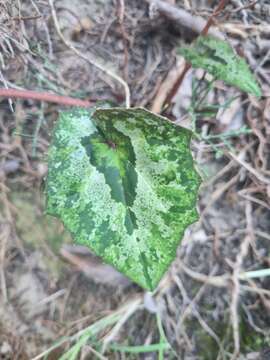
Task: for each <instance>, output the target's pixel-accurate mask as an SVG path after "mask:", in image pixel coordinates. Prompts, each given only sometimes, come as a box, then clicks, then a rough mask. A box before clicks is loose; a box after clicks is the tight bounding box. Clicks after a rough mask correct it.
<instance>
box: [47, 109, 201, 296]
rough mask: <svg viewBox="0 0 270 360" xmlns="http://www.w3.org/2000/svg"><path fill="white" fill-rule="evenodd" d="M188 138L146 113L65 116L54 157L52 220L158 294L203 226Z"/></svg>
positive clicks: (58, 129) (49, 190)
mask: <svg viewBox="0 0 270 360" xmlns="http://www.w3.org/2000/svg"><path fill="white" fill-rule="evenodd" d="M190 138H191V133H190V131H189V130H186V129H184V128H181V127H179V126H176V125H174V124H173V123H171V122H169V121H168V120H167V119H165V118H162V117H160V116H157V115H154V114H153V113H151V112H149V111H146V110H144V109H128V110H127V109H121V108H112V109H97V110H95V109H93V110H92V111H86V110H83V109H79V110H74V111H72V112H66V113H62V114H61V115H60V118H59V120H58V122H57V124H56V126H55V130H54V136H53V140H52V144H51V147H50V150H49V173H48V179H47V212H48V213H49V214H51V215H54V216H58V217H59V218H60V219H61V220H62V221H63V223H64V225H65V227H66V228H67V229H68V230H69V231H70V232H71V233H72V235H73V237H74V239H75V241H76V242H77V243H79V244H82V245H86V246H88V247H90V248H91V250H92V251H93V252H94V253H95V254H96V255H98V256H101V257H102V258H103V260H104V261H105V262H107V263H109V264H112V265H113V266H115V267H116V268H117V269H118V270H119V271H121V272H122V273H124V274H126V275H127V276H128V277H130V278H131V279H132V280H134V281H135V282H137V283H138V284H140V285H141V286H142V287H144V288H147V289H150V290H153V289H154V288H155V287H156V285H157V284H158V282H159V280H160V278H161V277H162V275H163V274H164V272H165V271H166V270H167V268H168V266H169V265H170V263H171V262H172V260H173V259H174V258H175V254H176V248H177V246H178V244H179V241H180V239H181V237H182V236H183V233H184V230H185V229H186V227H187V226H188V225H189V224H191V223H193V222H194V221H196V220H197V218H198V215H197V211H196V200H197V191H198V187H199V184H200V177H199V175H198V174H197V172H196V171H195V169H194V167H193V160H192V155H191V152H190V149H189V143H190Z"/></svg>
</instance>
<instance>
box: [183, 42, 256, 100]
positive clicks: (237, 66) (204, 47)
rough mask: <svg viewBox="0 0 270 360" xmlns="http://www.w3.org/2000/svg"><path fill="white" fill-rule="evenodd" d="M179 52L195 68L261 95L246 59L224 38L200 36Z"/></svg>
mask: <svg viewBox="0 0 270 360" xmlns="http://www.w3.org/2000/svg"><path fill="white" fill-rule="evenodd" d="M178 52H179V53H180V54H181V55H182V56H184V58H185V59H186V60H187V61H188V62H190V63H191V65H192V66H193V67H195V68H202V69H204V70H206V71H207V72H209V73H210V74H212V75H213V76H214V77H215V79H218V80H223V81H224V82H226V83H227V84H229V85H233V86H235V87H237V88H239V89H241V90H242V91H245V92H247V93H250V94H253V95H255V96H257V97H260V96H261V95H262V94H261V89H260V86H259V85H258V83H257V81H256V79H255V77H254V75H253V74H252V72H251V71H250V69H249V67H248V64H247V63H246V61H245V59H243V58H241V57H240V56H238V55H237V54H236V53H235V52H234V50H233V49H232V48H231V46H230V45H229V44H228V43H227V42H226V41H224V40H220V39H217V38H214V37H213V36H199V37H198V38H197V39H196V41H194V43H192V45H191V46H189V47H182V48H179V50H178Z"/></svg>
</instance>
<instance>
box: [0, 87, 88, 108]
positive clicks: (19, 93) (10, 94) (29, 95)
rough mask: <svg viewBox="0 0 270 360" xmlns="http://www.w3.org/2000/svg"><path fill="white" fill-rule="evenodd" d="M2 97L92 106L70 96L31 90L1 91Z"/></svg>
mask: <svg viewBox="0 0 270 360" xmlns="http://www.w3.org/2000/svg"><path fill="white" fill-rule="evenodd" d="M0 97H4V98H9V99H11V98H12V99H24V100H38V101H46V102H51V103H55V104H61V105H66V106H78V107H85V108H87V107H89V106H91V102H90V101H87V100H81V99H76V98H72V97H69V96H61V95H56V94H51V93H47V92H38V91H31V90H17V89H0Z"/></svg>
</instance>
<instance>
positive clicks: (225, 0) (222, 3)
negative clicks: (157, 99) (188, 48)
mask: <svg viewBox="0 0 270 360" xmlns="http://www.w3.org/2000/svg"><path fill="white" fill-rule="evenodd" d="M228 1H229V0H221V1H220V2H219V4H218V6H217V8H216V9H215V11H214V12H213V14H212V15H211V16H210V18H209V19H208V21H207V23H206V25H205V27H204V28H203V30H202V32H201V35H206V34H207V33H208V31H209V29H210V27H211V26H212V25H213V23H214V19H215V17H216V16H217V15H218V14H220V12H221V11H222V10H223V9H224V7H225V6H226V5H227V3H228ZM190 68H191V64H189V63H186V65H185V68H184V70H183V72H182V74H181V75H180V76H179V78H178V79H177V80H176V82H175V84H174V86H173V88H172V90H171V91H170V92H169V94H168V96H167V99H166V102H165V103H166V104H170V103H171V101H172V99H173V97H174V95H175V94H176V92H177V90H178V88H179V87H180V85H181V84H182V82H183V80H184V77H185V75H186V73H187V72H188V70H189V69H190Z"/></svg>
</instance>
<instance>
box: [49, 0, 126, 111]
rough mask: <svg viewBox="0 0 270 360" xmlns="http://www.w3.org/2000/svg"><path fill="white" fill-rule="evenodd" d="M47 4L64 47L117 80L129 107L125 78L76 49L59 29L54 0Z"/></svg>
mask: <svg viewBox="0 0 270 360" xmlns="http://www.w3.org/2000/svg"><path fill="white" fill-rule="evenodd" d="M49 4H50V7H51V12H52V17H53V21H54V26H55V29H56V31H57V34H58V36H59V37H60V39H61V40H62V41H63V43H64V44H65V45H66V47H68V48H69V49H70V50H72V51H73V52H74V53H75V54H76V55H77V56H79V57H80V58H81V59H83V60H85V61H87V62H88V63H89V64H91V65H93V66H95V67H96V68H98V69H99V70H101V71H103V72H104V73H105V74H107V75H109V76H110V77H112V78H113V79H115V80H116V81H118V82H119V83H120V84H121V85H122V86H123V88H124V90H125V98H126V107H127V108H129V107H130V90H129V87H128V84H127V83H126V82H125V80H123V79H122V78H121V77H120V76H119V75H117V74H115V73H114V72H113V71H112V70H110V69H108V68H106V67H105V66H103V65H101V64H100V63H99V62H98V61H97V60H95V59H93V57H91V58H90V57H89V55H88V56H86V55H84V54H83V53H82V52H80V51H79V50H78V49H76V48H75V47H74V46H73V45H72V44H71V43H70V42H69V41H68V40H67V39H66V38H65V37H64V35H63V33H62V31H61V29H60V25H59V22H58V18H57V15H56V10H55V7H54V0H49Z"/></svg>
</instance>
